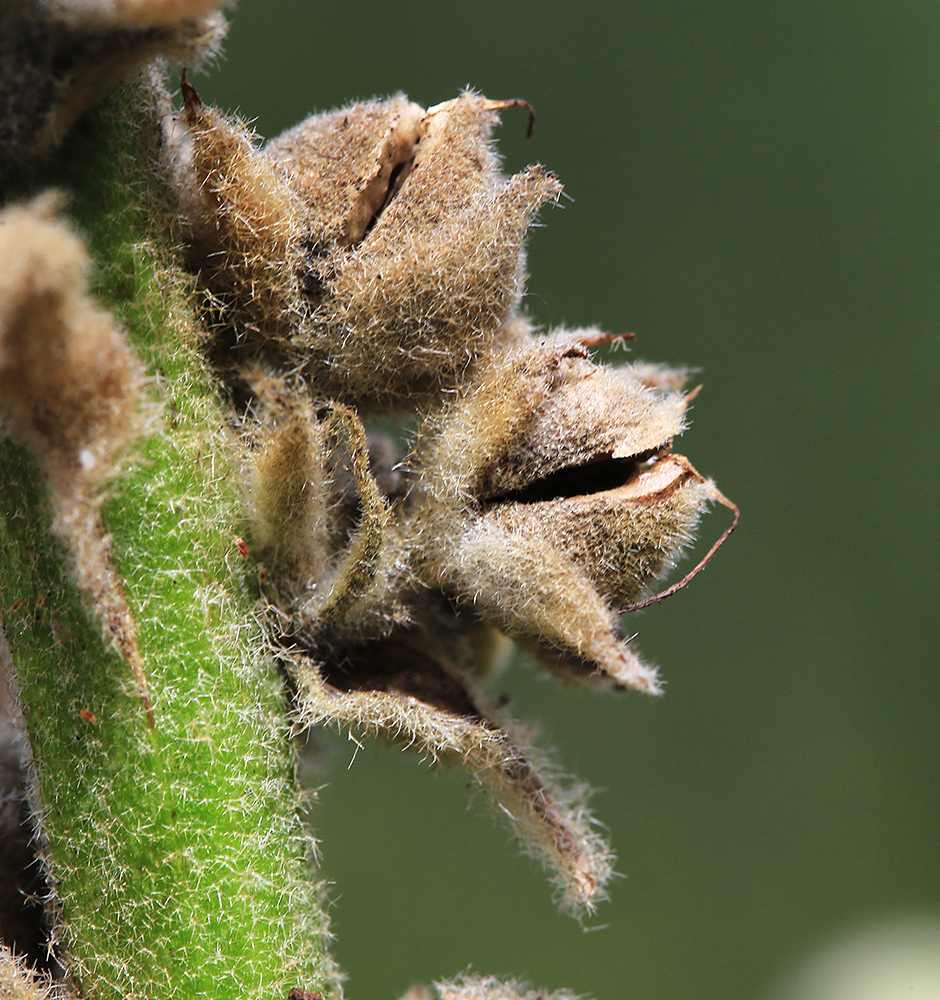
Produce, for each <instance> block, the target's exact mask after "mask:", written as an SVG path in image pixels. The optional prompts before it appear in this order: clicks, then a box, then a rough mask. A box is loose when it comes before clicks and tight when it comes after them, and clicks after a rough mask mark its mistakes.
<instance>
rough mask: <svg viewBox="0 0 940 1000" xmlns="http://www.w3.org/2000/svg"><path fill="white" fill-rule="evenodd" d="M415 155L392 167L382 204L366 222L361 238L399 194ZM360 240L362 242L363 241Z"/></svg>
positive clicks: (367, 233) (363, 237)
mask: <svg viewBox="0 0 940 1000" xmlns="http://www.w3.org/2000/svg"><path fill="white" fill-rule="evenodd" d="M414 162H415V161H414V157H413V156H412V157H410V158H409V159H407V160H402V162H401V163H396V164H395V166H394V167H393V168H392V172H391V173H390V174H389V175H388V189H387V190H386V192H385V197H384V198H383V199H382V204H381V205H379V207H378V208H377V209H376V210H375V212H374V213H373V215H372V218H371V219H369V221H368V223H367V224H366V228H365V231H364V232H363V234H362V237H361V240H362V239H365V238H366V236H368V235H369V233H370V232H371V231H372V229H373V227H374V226H375V224H376V223H377V222H378V221H379V218H380V217H381V215H382V213H383V212H384V211H385V209H386V208H388V206H389V205H390V204H391V201H392V199H393V198H394V197H395V195H396V194H398V191H399V189H400V188H401V186H402V184H403V183H404V181H405V178H406V177H407V176H408V174H410V173H411V168H412V167H413V166H414ZM361 240H360V242H361Z"/></svg>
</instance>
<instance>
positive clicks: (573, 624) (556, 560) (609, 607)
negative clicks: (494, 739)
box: [422, 334, 715, 692]
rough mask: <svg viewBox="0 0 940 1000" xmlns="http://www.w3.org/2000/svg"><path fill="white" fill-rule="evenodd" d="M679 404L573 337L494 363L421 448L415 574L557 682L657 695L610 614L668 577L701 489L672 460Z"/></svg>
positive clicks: (642, 375) (705, 488) (690, 529)
mask: <svg viewBox="0 0 940 1000" xmlns="http://www.w3.org/2000/svg"><path fill="white" fill-rule="evenodd" d="M658 371H659V375H660V381H661V383H662V384H666V385H668V384H669V383H670V382H674V381H675V380H676V378H678V376H676V375H675V374H674V373H667V372H666V371H665V369H660V370H658ZM686 404H687V399H686V398H684V397H683V396H682V395H680V394H679V393H678V392H675V391H673V390H672V389H671V388H665V389H663V388H659V387H658V385H657V384H656V379H653V378H651V373H650V371H649V370H648V369H642V370H633V369H631V368H629V367H627V368H624V369H620V370H618V371H613V370H610V369H607V368H605V367H602V366H598V365H595V364H593V363H592V362H591V361H589V359H588V358H587V357H586V352H585V351H584V349H583V348H581V346H580V344H579V341H578V335H577V334H573V335H572V334H569V335H567V336H557V337H556V338H554V339H551V340H547V341H544V342H542V343H541V344H539V345H538V346H536V347H528V348H520V349H518V350H517V351H515V352H512V353H510V354H509V355H507V356H506V357H504V358H503V359H501V360H500V361H499V362H497V363H495V364H493V365H492V366H491V367H490V368H489V369H488V370H487V371H486V372H485V373H484V375H483V377H482V378H481V381H480V383H479V384H478V385H476V386H474V387H473V389H472V390H471V391H470V392H468V393H467V395H466V396H465V398H464V400H463V401H462V402H461V403H459V404H458V405H457V406H455V407H454V408H453V410H452V411H451V413H450V414H449V416H448V418H447V420H446V422H445V423H444V425H443V427H442V430H441V433H440V435H439V438H438V440H437V441H436V442H435V444H434V447H433V457H432V458H431V462H432V463H433V466H432V467H433V469H434V472H435V473H436V475H431V470H430V469H429V470H428V473H427V474H426V478H428V479H429V480H430V481H431V482H434V483H436V488H435V491H434V494H433V495H429V496H428V498H427V506H426V508H425V509H424V511H423V515H422V516H423V517H425V518H426V519H427V520H426V525H427V528H426V530H427V533H428V546H429V549H430V551H431V552H432V557H431V558H430V559H429V560H428V561H427V562H426V563H425V564H424V566H423V571H424V578H425V579H426V580H428V581H429V582H430V581H431V580H433V581H435V583H436V585H439V586H442V587H443V588H444V590H445V591H446V592H448V593H449V594H451V595H452V596H453V597H455V598H456V599H457V600H458V601H461V602H463V603H466V604H469V605H472V607H473V608H474V610H475V611H476V612H478V613H479V614H481V615H482V616H483V617H484V618H486V619H488V620H489V621H491V622H492V623H493V624H495V625H497V626H499V627H500V628H502V629H504V630H506V631H507V632H508V633H509V634H510V635H513V636H515V637H517V638H520V639H525V640H528V641H530V642H534V643H536V644H537V645H538V646H539V647H541V648H542V649H543V650H545V652H546V654H547V655H548V658H549V659H550V661H551V662H552V664H553V665H555V666H558V667H559V668H561V669H563V670H564V672H566V673H568V674H571V675H574V676H583V675H588V674H591V675H593V676H594V677H595V678H598V679H601V680H607V681H608V682H613V683H615V684H617V685H625V686H629V687H636V688H640V689H642V690H646V691H650V692H656V691H658V690H659V685H658V681H657V678H656V674H655V671H653V670H652V669H650V668H648V667H646V666H644V665H643V664H642V663H641V662H640V660H639V659H638V658H637V656H636V654H635V653H634V652H633V650H632V649H630V648H629V647H628V646H627V645H626V644H625V642H624V641H623V639H622V637H621V636H620V633H619V628H618V624H617V614H616V612H615V610H614V609H617V608H620V607H622V606H624V605H628V604H631V603H632V602H635V601H636V600H637V599H638V598H639V597H640V596H641V595H642V594H643V593H644V592H645V591H646V589H647V588H648V586H649V585H650V584H651V583H652V582H653V581H655V580H656V579H658V578H659V577H660V576H661V575H663V574H664V573H665V572H667V571H668V570H669V569H671V568H672V567H673V565H674V564H675V562H676V560H677V559H678V557H679V556H680V554H681V552H682V550H683V548H684V547H685V546H686V545H687V544H688V543H689V542H690V541H691V539H692V536H693V533H694V530H695V527H696V524H697V522H698V519H699V516H700V515H701V512H702V510H703V509H704V507H705V505H706V504H707V503H708V501H709V500H710V499H712V498H713V497H714V495H715V491H714V489H713V487H712V486H711V484H709V483H708V482H707V481H706V480H705V479H704V478H703V477H702V476H700V475H699V474H698V473H697V472H696V471H695V469H693V468H692V466H691V465H690V464H689V462H688V460H687V459H685V458H683V457H682V456H679V455H673V454H672V453H671V446H672V439H673V437H674V436H675V435H676V434H678V433H680V432H681V431H682V429H683V417H684V411H685V408H686Z"/></svg>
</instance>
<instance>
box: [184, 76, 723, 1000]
mask: <svg viewBox="0 0 940 1000" xmlns="http://www.w3.org/2000/svg"><path fill="white" fill-rule="evenodd" d="M516 103H519V102H505V101H504V102H498V101H491V100H488V99H486V98H484V97H482V96H480V95H479V94H475V93H472V92H467V93H464V94H462V95H461V96H459V97H457V98H456V99H454V100H451V101H446V102H444V103H443V104H439V105H437V106H436V107H433V108H430V109H427V110H425V109H423V108H420V107H419V106H417V105H416V104H414V103H412V102H411V101H409V100H408V99H407V98H405V97H403V96H402V95H397V96H395V97H392V98H389V99H386V100H377V101H368V102H364V103H359V104H355V105H352V106H350V107H348V108H344V109H341V110H339V111H332V112H328V113H326V114H321V115H316V116H314V117H312V118H310V119H308V120H307V121H305V122H303V123H301V124H300V125H298V126H297V127H296V128H294V129H292V130H291V131H289V132H287V133H285V134H284V135H283V136H281V137H279V138H277V139H275V140H273V141H271V142H269V143H267V144H266V145H263V146H262V145H259V144H258V142H257V141H256V139H255V137H254V136H253V135H251V134H250V133H249V132H248V131H247V129H246V128H245V126H243V125H242V124H241V123H239V122H238V121H236V120H235V119H232V118H230V117H228V116H226V115H224V114H222V113H221V112H219V111H217V110H215V109H213V108H209V107H207V106H205V105H204V104H203V103H202V101H201V100H200V99H199V97H198V95H197V94H196V92H195V90H194V89H193V88H192V87H191V86H190V85H189V83H188V82H187V81H186V79H185V77H184V80H183V111H182V115H181V121H182V123H183V125H184V127H185V132H186V135H185V138H184V140H183V142H182V148H184V149H185V150H186V166H185V168H184V169H182V170H181V171H180V172H179V174H178V188H179V191H180V196H181V202H182V204H183V205H184V206H185V209H186V212H187V217H188V230H187V231H188V234H189V240H190V253H191V260H192V262H193V265H194V267H195V268H196V270H197V272H198V275H199V278H200V280H201V282H202V285H203V287H204V289H205V291H206V293H207V316H208V318H209V321H210V324H211V327H212V330H213V333H214V337H215V341H214V344H213V345H210V348H211V350H212V356H213V358H214V359H215V360H216V362H217V365H218V370H219V373H220V377H221V378H222V379H223V380H225V381H227V382H228V383H229V385H230V387H231V391H232V395H233V399H235V400H236V401H237V405H238V408H239V412H240V415H239V427H240V429H241V432H242V435H243V439H244V441H245V445H246V453H245V454H246V461H245V464H246V469H247V476H246V484H247V487H246V488H247V491H248V497H249V505H250V508H251V512H252V517H253V521H254V529H253V537H254V544H255V548H256V552H257V553H258V555H259V557H260V559H261V560H262V561H263V563H264V566H265V580H266V582H265V592H266V595H267V598H268V600H269V602H270V605H271V608H272V614H271V619H270V620H271V623H272V637H273V642H274V643H275V645H276V646H277V648H278V649H279V651H280V654H281V655H282V656H283V657H284V659H285V660H286V661H287V662H288V663H289V665H290V668H291V670H292V672H293V674H294V677H295V680H296V683H297V688H298V691H299V693H300V700H301V714H302V718H303V719H304V720H305V721H308V722H323V721H328V722H333V723H339V724H344V725H348V726H352V727H353V728H355V729H358V730H360V731H373V732H379V733H383V734H385V735H388V736H391V737H392V738H396V739H399V740H401V741H403V742H405V743H407V744H409V745H414V746H416V747H418V748H419V749H421V750H422V751H423V752H424V753H426V754H428V755H429V756H431V757H432V758H434V759H437V760H442V761H448V760H457V761H461V762H462V763H463V764H464V765H465V766H466V767H467V768H468V769H469V770H470V772H471V773H472V774H473V775H474V776H475V777H476V778H478V779H479V780H480V782H481V783H482V784H484V785H485V786H486V787H488V788H489V789H490V790H491V792H492V793H493V795H494V796H495V798H496V799H497V800H498V801H499V802H500V803H501V804H502V805H503V807H504V810H505V811H506V812H507V813H508V814H509V815H511V816H512V818H513V820H514V823H515V824H516V826H517V828H518V830H519V832H520V833H521V834H522V836H523V839H524V841H525V842H526V843H527V844H528V845H529V846H530V848H531V849H532V850H533V852H534V853H535V854H536V855H537V856H538V857H540V858H541V860H542V861H543V862H544V863H545V864H546V865H547V866H548V867H549V868H550V869H551V870H552V871H553V873H554V877H555V879H556V882H557V883H558V886H559V890H560V898H561V901H562V904H563V905H564V906H565V907H566V908H568V909H570V910H572V911H575V912H579V911H583V910H585V909H586V910H590V909H591V908H592V907H593V905H594V904H595V902H596V901H597V899H599V898H601V897H602V896H603V891H604V884H605V882H606V880H607V878H608V877H609V876H610V873H611V862H612V858H611V855H610V852H609V849H608V848H607V847H606V845H605V844H604V842H603V840H602V839H601V838H600V837H599V836H598V835H597V833H596V831H595V830H594V827H593V821H592V819H591V817H590V813H589V812H588V811H587V808H586V794H585V790H584V788H583V786H581V785H580V784H578V783H577V782H572V781H571V780H569V779H565V778H563V777H561V778H560V777H559V776H558V775H557V774H556V773H555V772H554V769H553V768H552V767H550V766H548V765H546V764H545V762H544V758H543V755H541V754H539V753H537V752H535V751H533V750H532V749H531V748H528V747H526V746H524V743H525V741H524V739H523V737H522V736H521V735H520V730H519V727H518V726H517V725H516V724H515V723H514V722H513V721H512V720H511V719H509V718H508V717H507V716H506V715H505V713H504V712H503V711H502V710H501V709H500V708H498V707H497V706H495V705H494V704H493V703H491V701H490V700H489V698H488V697H487V695H486V694H485V692H484V690H483V688H482V687H481V679H482V678H483V677H484V675H485V674H486V671H487V668H488V666H489V665H490V664H492V663H494V662H495V661H496V660H498V659H500V657H502V656H503V655H504V654H503V653H502V652H501V650H502V649H503V648H504V645H505V638H504V637H505V636H509V637H511V638H513V639H516V640H518V641H519V642H521V643H522V644H524V645H525V646H527V647H528V648H531V649H533V650H535V652H536V653H537V655H538V657H539V658H540V659H541V660H542V662H543V663H544V664H545V665H547V666H548V667H549V668H550V669H551V670H553V671H555V672H556V673H557V674H559V675H560V676H561V677H562V678H563V679H565V680H568V681H574V682H590V683H594V684H599V685H601V686H607V687H616V688H625V687H629V688H636V689H639V690H642V691H646V692H650V693H658V692H659V691H660V690H661V686H660V682H659V679H658V676H657V672H656V670H655V668H653V667H651V666H648V665H647V664H645V663H644V662H643V661H642V660H641V659H640V657H639V655H638V653H637V652H636V650H635V649H634V648H633V646H632V645H631V643H630V642H628V641H627V639H626V638H625V636H624V633H623V631H622V629H621V623H620V612H621V611H623V610H629V609H631V608H633V607H635V606H637V605H638V604H639V603H641V602H642V601H643V600H644V595H646V594H647V592H648V590H649V588H650V587H651V586H652V585H653V584H654V583H655V582H656V581H657V580H659V579H660V578H661V577H663V576H664V575H665V574H666V573H668V572H669V571H670V570H671V569H672V568H673V567H674V565H675V564H676V562H677V561H678V559H679V558H680V556H681V554H682V552H683V550H684V549H685V548H686V546H688V545H689V544H690V542H691V541H692V540H693V536H694V533H695V530H696V527H697V524H698V521H699V518H700V516H701V514H702V512H703V511H704V510H705V508H706V506H707V505H708V503H709V502H710V501H712V500H716V499H717V500H719V501H721V502H725V501H724V498H723V497H721V495H720V494H719V493H718V492H717V490H716V489H715V487H714V484H712V483H711V482H710V481H708V480H706V479H705V478H704V477H703V476H701V475H700V474H699V473H698V472H697V471H696V470H695V469H694V468H693V466H692V465H691V464H690V462H689V461H688V459H686V458H684V457H683V456H681V455H678V454H675V453H674V452H673V450H672V448H673V441H674V439H675V438H676V437H677V436H678V435H680V434H681V433H682V431H683V430H684V428H685V417H686V411H687V408H688V404H689V402H690V399H691V394H684V392H683V386H684V384H685V380H686V372H685V371H683V370H677V369H672V368H668V367H665V366H659V365H651V364H639V363H638V364H628V365H623V366H620V367H610V366H608V365H605V364H600V363H598V362H597V361H595V360H593V359H592V358H591V356H590V348H592V347H594V346H597V345H598V344H603V343H604V342H605V341H607V340H609V339H611V338H610V337H609V336H608V335H606V334H603V333H601V332H600V331H598V330H596V329H593V328H586V329H577V330H557V331H554V332H552V333H549V334H545V333H542V332H540V331H537V330H535V329H534V328H533V326H532V324H531V323H530V322H529V320H528V319H527V317H526V316H525V314H524V313H523V312H521V299H522V291H523V282H524V277H525V268H524V238H525V235H526V230H527V229H528V227H529V225H530V224H531V222H532V220H533V218H534V216H535V213H536V212H537V211H538V209H539V208H540V206H542V205H544V204H545V203H546V202H550V201H552V200H554V199H556V198H557V197H558V195H559V194H560V192H561V185H560V184H559V182H558V181H557V179H556V178H555V177H554V175H552V174H551V173H549V172H548V171H546V170H545V169H544V168H542V167H540V166H532V167H529V168H527V169H526V170H523V171H521V172H520V173H517V174H515V175H514V176H512V177H509V178H507V177H506V176H505V175H504V174H503V173H502V172H501V169H500V163H499V159H498V157H497V155H496V153H495V151H494V149H493V146H492V142H491V130H492V127H493V124H494V121H495V116H496V113H497V111H498V110H499V109H501V108H504V107H507V106H510V105H512V104H516ZM176 141H177V145H178V146H179V145H180V143H179V139H178V138H177V140H176ZM382 413H384V414H393V415H395V416H396V418H397V419H399V420H400V419H401V418H403V417H404V418H407V419H408V421H410V423H406V424H405V426H408V427H411V428H412V429H411V431H410V437H409V438H407V439H406V440H405V443H402V440H400V439H399V436H398V435H397V434H396V426H401V425H395V424H391V425H389V424H387V423H386V425H385V426H384V427H383V428H381V429H380V428H379V427H378V425H375V424H374V423H373V424H369V421H370V419H373V416H372V415H375V414H382ZM726 534H727V532H726ZM723 537H724V536H723ZM684 582H685V580H683V581H682V582H681V583H684ZM680 585H681V584H680ZM678 586H679V585H676V587H678ZM673 589H675V588H671V589H670V591H667V593H669V592H671V591H672V590H673ZM461 995H463V994H461Z"/></svg>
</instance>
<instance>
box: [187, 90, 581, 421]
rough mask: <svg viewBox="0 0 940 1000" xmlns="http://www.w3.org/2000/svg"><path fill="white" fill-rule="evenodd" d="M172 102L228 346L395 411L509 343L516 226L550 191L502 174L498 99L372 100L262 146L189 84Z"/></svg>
mask: <svg viewBox="0 0 940 1000" xmlns="http://www.w3.org/2000/svg"><path fill="white" fill-rule="evenodd" d="M183 98H184V104H185V111H184V115H183V121H184V123H185V124H186V125H187V127H188V129H189V132H190V136H191V143H192V155H191V162H192V169H191V172H190V174H189V177H188V179H187V180H185V181H184V183H183V185H182V187H183V190H184V193H185V195H186V197H185V199H184V200H185V201H186V203H187V205H188V206H189V209H188V211H189V214H190V217H191V221H190V233H191V240H192V243H193V246H194V259H195V262H196V264H197V266H198V267H199V268H200V273H201V275H202V277H203V280H204V282H205V284H206V286H207V287H208V288H209V289H210V290H211V291H212V292H213V294H214V296H215V297H216V299H217V300H218V301H219V302H220V303H221V304H222V305H223V306H225V307H227V308H225V309H224V310H223V311H222V314H221V318H220V325H221V326H222V327H224V328H227V329H230V330H231V331H232V332H234V334H235V336H234V338H233V339H234V341H235V342H236V343H242V344H245V345H247V346H248V347H249V348H250V349H251V351H252V352H255V353H261V354H268V355H269V356H270V355H271V353H272V351H274V352H281V354H283V352H284V351H285V349H286V350H287V351H288V354H289V356H290V357H291V359H292V361H293V363H295V364H298V365H299V366H300V367H301V368H302V369H303V371H304V373H305V377H306V378H307V380H308V382H309V384H310V385H311V387H312V388H313V389H314V391H315V393H322V394H324V395H328V396H330V397H332V398H334V399H338V400H342V401H345V402H347V403H353V404H356V405H360V406H366V407H394V406H397V405H400V404H401V403H402V402H404V401H406V400H411V403H412V405H414V404H415V402H416V401H418V400H419V399H425V400H426V399H428V398H429V397H430V396H432V395H433V394H435V393H437V392H439V391H441V390H448V389H452V388H454V387H456V386H457V385H458V384H459V382H460V381H461V380H462V379H463V378H464V377H465V376H466V374H467V372H468V370H469V369H471V368H472V367H473V365H474V363H475V362H476V361H477V359H478V358H479V357H481V356H482V355H483V354H485V353H486V352H487V351H490V350H493V349H495V348H497V347H498V346H499V345H501V344H504V343H507V342H510V341H512V340H514V339H515V338H517V337H518V336H519V330H520V327H519V325H518V324H517V323H516V322H515V320H516V312H517V309H518V305H519V301H520V298H521V295H522V287H523V280H524V254H523V244H524V239H525V234H526V230H527V229H528V226H529V224H530V223H531V221H532V219H533V217H534V215H535V213H536V212H537V210H538V209H539V207H540V206H541V205H542V204H544V202H545V201H548V200H552V199H554V198H557V196H558V195H559V194H560V192H561V185H560V184H559V182H558V180H557V179H556V178H555V177H554V175H552V174H550V173H548V172H547V171H545V170H543V169H542V168H541V167H537V166H536V167H530V168H528V169H527V170H525V171H523V172H522V173H520V174H517V175H515V176H514V177H511V178H508V179H507V178H505V177H504V176H503V175H502V173H501V172H500V169H499V161H498V158H497V156H496V154H495V153H494V151H493V149H492V147H491V144H490V138H489V137H490V132H491V130H492V127H493V124H494V121H495V116H496V111H497V109H498V108H499V107H501V106H502V105H500V104H498V103H496V102H493V101H489V100H487V99H486V98H483V97H480V96H479V95H476V94H472V93H466V94H463V95H462V96H461V97H459V98H457V99H455V100H453V101H448V102H446V103H444V104H440V105H438V106H437V107H434V108H432V109H430V110H429V111H427V112H425V111H423V110H422V109H421V108H419V107H418V106H417V105H415V104H412V103H411V102H409V101H407V100H406V99H405V98H404V97H402V96H398V97H393V98H391V99H389V100H387V101H371V102H366V103H364V104H357V105H353V106H352V107H350V108H347V109H344V110H343V111H338V112H333V113H330V114H327V115H320V116H316V117H313V118H311V119H308V120H307V121H306V122H303V123H301V124H300V125H298V126H297V127H296V128H294V129H292V130H290V131H289V132H287V133H285V134H284V135H283V136H281V137H280V138H278V139H276V140H274V141H273V142H271V143H270V144H269V145H268V146H267V148H266V149H264V150H260V149H258V148H257V147H255V146H254V144H253V141H252V139H251V136H250V135H249V133H248V132H247V131H246V129H245V128H244V127H243V126H241V125H239V124H238V123H237V122H234V121H232V120H230V119H227V118H225V117H224V116H222V115H220V114H219V112H217V111H215V110H213V109H211V108H206V107H205V106H203V105H202V104H201V102H200V101H199V98H198V96H196V94H195V91H193V90H192V88H191V87H189V86H188V84H186V83H185V81H184V86H183Z"/></svg>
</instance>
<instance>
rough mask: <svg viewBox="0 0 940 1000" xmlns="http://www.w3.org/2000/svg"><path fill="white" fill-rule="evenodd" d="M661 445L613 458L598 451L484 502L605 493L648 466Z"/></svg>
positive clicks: (536, 501)
mask: <svg viewBox="0 0 940 1000" xmlns="http://www.w3.org/2000/svg"><path fill="white" fill-rule="evenodd" d="M662 451H663V449H662V448H650V449H649V451H644V452H640V453H639V454H638V455H631V456H630V457H629V458H613V457H612V456H611V455H601V456H598V457H597V458H595V459H593V460H592V461H590V462H586V463H585V464H584V465H576V466H569V467H568V468H566V469H559V470H558V471H557V472H552V473H550V474H549V475H547V476H543V477H542V478H541V479H538V480H536V481H535V482H534V483H530V484H529V485H528V486H525V487H523V488H522V489H518V490H512V491H510V492H509V493H504V494H502V495H501V496H494V497H488V498H486V502H487V503H544V502H546V501H549V500H567V499H570V498H571V497H580V496H590V495H591V494H592V493H605V492H606V491H607V490H614V489H617V487H619V486H624V485H625V484H626V483H628V482H630V480H631V479H633V478H634V477H635V476H637V475H639V473H640V472H641V471H642V470H643V469H644V468H646V467H647V465H648V463H649V462H650V460H651V459H654V458H656V457H657V456H659V455H660V454H661V453H662Z"/></svg>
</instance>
